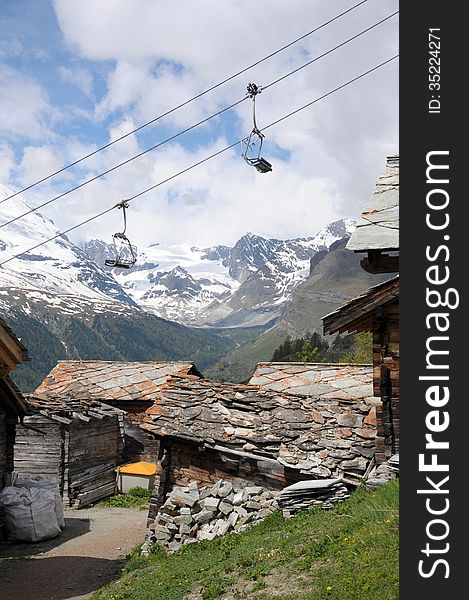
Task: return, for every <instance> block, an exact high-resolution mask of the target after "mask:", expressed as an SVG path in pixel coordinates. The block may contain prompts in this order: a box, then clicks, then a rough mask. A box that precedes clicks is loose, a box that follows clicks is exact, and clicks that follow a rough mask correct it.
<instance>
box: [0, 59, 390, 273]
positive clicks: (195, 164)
mask: <svg viewBox="0 0 469 600" xmlns="http://www.w3.org/2000/svg"><path fill="white" fill-rule="evenodd" d="M398 57H399V54H395V55H394V56H392V57H391V58H388V59H387V60H385V61H383V62H381V63H379V64H378V65H375V66H374V67H372V68H371V69H368V71H364V72H363V73H361V74H360V75H357V76H356V77H354V78H353V79H350V80H349V81H347V82H346V83H343V84H342V85H339V86H338V87H336V88H334V89H333V90H330V91H329V92H327V93H325V94H323V95H322V96H319V97H318V98H316V99H315V100H312V101H311V102H308V103H307V104H305V105H303V106H301V107H299V108H297V109H295V110H294V111H292V112H290V113H288V114H286V115H284V116H283V117H281V118H279V119H277V120H276V121H273V122H272V123H270V124H269V125H267V126H266V127H264V130H265V129H269V128H270V127H273V126H274V125H277V124H278V123H280V122H282V121H284V120H285V119H288V118H289V117H291V116H293V115H295V114H297V113H299V112H300V111H302V110H304V109H306V108H308V107H310V106H312V105H313V104H315V103H316V102H319V101H320V100H323V99H324V98H327V97H328V96H331V95H332V94H334V93H335V92H338V91H339V90H342V89H344V88H345V87H347V86H349V85H351V84H352V83H355V82H356V81H358V80H359V79H362V78H363V77H366V76H367V75H369V74H370V73H373V72H374V71H377V70H378V69H380V68H381V67H384V66H385V65H387V64H389V63H390V62H392V61H393V60H396V58H398ZM241 143H242V140H238V141H237V142H233V143H232V144H230V145H229V146H226V147H225V148H222V149H221V150H218V151H217V152H214V153H213V154H211V155H210V156H206V157H205V158H203V159H202V160H199V161H198V162H196V163H194V164H193V165H191V166H189V167H187V168H186V169H183V170H182V171H179V172H178V173H175V174H174V175H171V176H170V177H167V178H166V179H164V180H163V181H160V182H159V183H157V184H155V185H152V186H151V187H149V188H146V189H145V190H142V191H141V192H139V193H138V194H134V195H133V196H131V197H130V198H126V200H125V201H126V202H128V203H130V202H131V201H132V200H135V199H136V198H138V197H139V196H142V195H143V194H146V193H148V192H150V191H151V190H154V189H155V188H157V187H159V186H161V185H163V184H164V183H167V182H168V181H171V180H172V179H175V178H176V177H179V176H180V175H182V174H184V173H187V172H188V171H190V170H191V169H194V168H195V167H198V166H199V165H201V164H203V163H205V162H207V161H208V160H211V159H212V158H215V157H216V156H219V155H220V154H222V153H224V152H226V151H227V150H230V149H231V148H234V147H235V146H237V145H238V144H241ZM119 204H120V202H119V203H117V204H115V205H113V206H111V207H109V208H107V209H105V210H103V211H101V212H100V213H98V214H96V215H93V216H91V217H89V218H88V219H86V220H85V221H82V222H80V223H78V224H77V225H73V226H72V227H69V228H68V229H66V230H64V231H61V232H59V233H57V234H56V235H54V236H53V237H51V238H48V239H47V240H44V241H42V242H40V243H39V244H36V245H35V246H32V247H31V248H28V249H27V250H24V251H23V252H19V253H18V254H15V255H13V256H11V257H10V258H7V259H6V260H4V261H3V262H1V263H0V267H1V266H3V265H5V264H7V263H9V262H10V261H12V260H14V259H15V258H19V257H21V256H24V255H25V254H28V253H29V252H32V251H33V250H36V249H37V248H40V247H41V246H44V245H45V244H47V243H49V242H52V241H54V240H56V239H57V238H59V237H62V236H64V235H66V234H67V233H70V232H71V231H74V230H75V229H78V228H79V227H82V226H83V225H87V224H88V223H90V222H91V221H94V220H95V219H99V218H100V217H102V216H104V215H105V214H107V213H109V212H111V211H112V210H114V209H115V208H117V207H118V206H119Z"/></svg>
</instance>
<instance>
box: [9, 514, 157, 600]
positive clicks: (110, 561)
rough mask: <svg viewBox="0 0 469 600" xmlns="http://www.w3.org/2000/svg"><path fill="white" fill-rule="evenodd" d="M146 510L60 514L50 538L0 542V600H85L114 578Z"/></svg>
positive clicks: (140, 533) (140, 532)
mask: <svg viewBox="0 0 469 600" xmlns="http://www.w3.org/2000/svg"><path fill="white" fill-rule="evenodd" d="M146 516H147V511H146V510H138V509H129V508H99V507H93V508H89V509H81V510H79V511H77V510H73V511H72V510H68V511H65V523H66V526H65V529H64V531H63V532H62V533H61V535H60V536H59V537H57V538H55V539H53V540H47V541H45V542H37V543H31V544H0V598H2V599H3V598H5V599H6V600H84V599H85V598H89V597H90V596H91V594H92V593H93V592H94V591H96V590H97V589H99V588H100V587H102V586H103V585H105V584H106V583H108V582H109V581H112V580H113V579H117V577H118V576H119V572H120V568H121V566H122V563H123V559H124V557H125V555H126V554H127V553H128V552H129V551H130V550H131V549H132V548H133V547H134V546H136V545H137V544H141V543H143V541H144V537H145V531H146V527H145V526H146Z"/></svg>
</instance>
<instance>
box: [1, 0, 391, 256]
mask: <svg viewBox="0 0 469 600" xmlns="http://www.w3.org/2000/svg"><path fill="white" fill-rule="evenodd" d="M358 2H359V0H344V1H343V0H335V1H334V2H329V1H328V0H290V1H289V2H285V0H269V1H267V2H252V1H251V2H248V1H247V0H223V1H220V0H178V1H176V2H174V1H173V2H166V1H164V0H80V2H73V1H70V0H0V182H1V183H3V184H5V185H7V186H9V187H10V188H11V189H13V190H15V191H16V190H19V189H22V188H24V187H26V186H28V185H30V184H31V183H34V182H35V181H37V180H38V179H41V178H43V177H45V176H47V175H48V174H50V173H52V172H54V171H55V170H57V169H60V168H61V167H63V166H64V165H66V164H69V163H71V162H73V161H75V160H77V159H79V158H81V157H82V156H84V155H86V154H88V153H90V152H92V151H94V150H95V149H97V148H99V147H101V146H103V145H105V144H107V143H108V142H109V141H111V140H113V139H116V138H117V137H119V136H121V135H123V134H125V133H127V132H129V131H132V130H133V129H135V128H136V127H139V126H140V125H142V124H144V123H146V122H148V121H150V120H152V119H154V118H155V117H157V116H159V115H160V114H162V113H164V112H166V111H168V110H170V109H171V108H173V107H175V106H177V105H179V104H181V103H183V102H185V101H186V100H188V99H190V98H192V97H194V96H196V95H198V94H200V93H201V92H203V91H204V90H206V89H208V88H210V87H211V86H214V85H215V84H217V83H219V82H220V81H222V80H224V79H226V78H227V77H230V76H231V75H233V74H235V73H236V72H238V71H240V70H241V69H244V68H245V67H247V66H249V65H251V64H252V63H254V62H256V61H258V60H260V59H262V58H264V57H265V56H267V55H268V54H270V53H272V52H274V51H276V50H277V49H279V48H280V47H282V46H284V45H286V44H288V43H289V42H291V41H292V40H294V39H296V38H298V37H300V36H302V35H304V34H305V33H307V32H308V31H311V30H312V29H314V28H315V27H317V26H318V25H321V23H324V22H325V21H328V20H329V19H331V18H333V17H335V16H336V15H338V14H339V13H341V12H343V11H345V10H346V9H348V8H350V7H352V6H354V5H355V4H357V3H358ZM396 10H398V2H397V1H396V0H368V1H366V2H364V3H363V4H362V5H361V6H359V7H357V8H356V9H354V10H353V11H351V12H350V13H348V14H346V15H344V16H343V17H341V18H339V19H337V20H336V21H334V22H333V23H331V24H330V25H328V26H326V27H324V28H322V29H320V30H319V31H318V32H317V33H315V34H313V35H310V36H308V37H306V38H304V39H303V40H302V41H301V42H300V43H297V44H294V45H292V46H291V47H289V48H288V49H286V50H284V51H283V52H280V53H279V54H276V55H275V56H274V57H272V58H270V59H268V60H266V61H264V62H262V63H261V64H259V65H258V66H257V67H255V68H253V69H251V70H249V71H247V72H246V73H243V74H242V75H240V76H239V77H236V78H233V79H231V80H230V81H229V82H228V83H226V84H224V85H222V86H219V87H217V88H216V89H214V90H213V91H211V92H209V93H207V94H204V95H203V96H202V97H200V98H198V99H197V100H195V101H193V102H190V103H189V104H187V105H186V106H184V107H183V108H181V109H179V110H177V111H174V112H172V113H171V114H170V115H168V116H166V117H165V118H162V119H160V120H158V121H157V122H156V123H154V124H153V125H150V126H148V127H145V128H143V129H142V130H141V131H139V132H138V133H137V134H133V135H130V136H128V137H126V138H125V139H124V140H122V141H120V142H118V143H116V144H114V145H112V146H111V147H109V148H108V149H107V150H105V151H103V152H99V153H98V154H96V155H94V156H92V157H90V158H89V159H87V160H85V161H83V162H80V163H79V164H78V165H76V166H75V167H74V168H72V169H68V170H66V171H65V172H63V173H61V174H60V175H58V176H56V177H54V178H52V179H50V180H48V181H46V182H44V183H42V184H41V185H38V186H35V187H34V188H31V189H30V190H28V191H27V192H25V193H24V197H25V198H26V200H27V201H28V202H29V203H30V204H31V205H32V206H37V205H38V204H41V203H42V202H44V201H47V200H49V199H50V198H53V197H55V196H57V195H59V194H62V193H63V192H65V191H67V190H68V189H70V188H72V187H74V186H76V185H78V184H81V183H83V182H85V181H87V180H88V179H91V178H93V177H95V176H96V175H98V174H100V173H102V172H103V171H106V170H107V169H110V168H112V167H113V166H114V165H116V164H118V163H120V162H123V161H125V160H127V159H128V158H130V157H132V156H134V155H136V154H138V153H139V152H141V151H143V150H145V149H147V148H149V147H151V146H154V145H156V144H158V143H160V142H162V141H164V140H165V139H167V138H168V137H171V136H173V135H175V134H177V133H178V132H180V131H181V130H183V129H185V128H187V127H189V126H191V125H193V124H195V123H196V122H198V121H200V120H203V119H205V118H207V117H209V116H211V115H213V114H214V113H216V112H217V111H219V110H221V109H223V108H225V107H226V106H229V105H231V104H233V103H235V102H237V101H238V100H241V99H242V98H244V97H245V96H246V86H247V84H248V83H250V82H255V83H256V84H258V85H261V86H268V85H269V84H270V83H271V82H274V81H275V80H277V79H278V78H279V77H281V76H283V75H285V74H287V73H290V72H291V71H293V70H294V69H296V68H297V67H299V66H301V65H303V64H304V63H306V62H308V61H310V60H312V59H314V58H315V57H317V56H320V55H321V54H323V53H324V52H326V51H328V50H330V49H332V48H333V47H334V46H336V45H338V44H341V43H342V42H344V41H346V40H347V39H348V38H350V37H352V36H354V35H356V34H358V33H360V32H361V31H362V30H364V29H366V28H368V27H370V26H371V25H373V24H375V23H377V22H378V21H380V20H381V19H384V18H385V17H387V16H388V15H390V14H391V13H393V12H395V11H396ZM397 52H398V17H397V16H395V17H393V18H391V19H389V20H388V21H386V22H384V23H383V24H381V25H379V26H377V27H375V28H374V29H372V30H371V31H369V32H368V33H366V34H364V35H362V36H360V37H358V38H357V39H355V40H353V41H351V42H349V43H347V44H345V45H344V46H343V47H341V48H339V49H338V50H336V51H334V52H331V53H330V54H328V55H327V56H326V57H324V58H321V59H319V60H317V61H316V62H314V63H313V64H311V65H310V66H308V67H306V68H304V69H302V70H300V71H299V72H297V73H295V74H293V75H291V76H289V77H287V78H285V79H283V80H282V81H280V82H278V83H276V84H275V85H272V86H271V87H268V88H267V89H265V90H264V91H263V92H262V93H261V94H260V95H259V96H258V97H257V101H256V115H257V125H258V127H259V128H260V129H261V130H262V129H263V128H264V127H266V126H267V125H269V124H270V123H273V122H274V121H277V120H278V119H280V118H281V117H283V116H284V115H286V114H288V113H290V112H292V111H294V110H295V109H297V108H299V107H301V106H303V105H305V104H307V103H309V102H311V101H313V100H315V99H316V98H318V97H320V96H322V95H323V94H326V93H327V92H329V91H331V90H333V89H334V88H336V87H338V86H340V85H342V84H344V83H346V82H347V81H349V80H350V79H353V78H354V77H356V76H358V75H360V74H361V73H363V72H365V71H367V70H369V69H371V68H372V67H374V66H376V65H378V64H379V63H381V62H383V61H385V60H387V59H388V58H391V57H392V56H394V55H395V54H396V53H397ZM398 68H399V65H398V60H394V61H392V62H391V63H390V64H387V65H385V66H383V67H382V68H380V69H378V70H377V71H375V72H373V73H372V74H370V75H368V76H367V77H364V78H363V79H360V80H358V81H357V82H355V83H353V84H351V85H350V86H348V87H346V88H344V89H342V90H340V91H338V92H336V93H334V94H332V95H330V96H328V97H326V98H324V99H323V100H320V101H319V102H317V103H315V104H313V105H312V106H311V107H309V108H307V109H305V110H302V111H301V112H299V113H298V114H296V115H295V116H292V117H290V118H288V119H285V120H283V121H281V122H280V123H278V124H276V125H274V126H272V127H269V128H268V129H266V130H265V136H266V137H265V141H264V147H263V151H262V154H263V156H264V157H265V158H266V159H267V160H269V162H271V163H272V166H273V170H272V172H270V173H266V174H260V173H258V172H257V171H256V170H255V169H254V168H253V167H250V166H248V165H247V164H246V163H245V162H244V161H243V159H242V158H241V151H242V146H241V144H238V145H237V146H235V147H233V148H232V149H231V150H229V151H227V152H224V153H223V154H221V155H219V156H217V157H216V158H213V159H211V160H209V161H207V162H205V163H204V164H202V165H200V166H198V167H196V168H194V169H192V170H190V171H188V172H186V173H184V174H182V175H180V176H178V177H175V178H174V179H172V180H171V181H170V182H168V183H166V184H163V185H160V186H158V187H156V188H155V189H154V190H153V191H151V192H149V193H147V194H144V195H142V196H140V197H139V198H137V199H135V200H133V201H132V203H131V205H130V208H129V211H128V230H127V232H128V234H129V237H130V238H131V239H132V241H134V242H136V243H137V244H139V245H147V244H151V243H156V242H161V243H181V242H187V243H190V244H196V245H209V244H215V243H225V244H231V243H233V242H235V241H236V239H238V238H239V237H240V236H241V235H243V234H244V233H246V232H247V231H252V232H254V233H257V234H260V235H263V236H267V237H277V238H291V237H300V236H310V235H314V234H315V233H316V232H317V231H319V229H321V227H323V226H324V225H326V224H327V223H329V222H331V221H334V220H337V219H340V218H342V217H357V216H358V214H359V212H360V209H361V207H362V205H363V204H364V202H365V201H366V200H367V199H368V197H369V196H370V195H371V193H372V190H373V187H374V183H375V180H376V178H377V176H378V174H379V173H380V171H381V170H382V169H383V167H384V164H385V160H386V156H387V155H389V154H395V153H398ZM252 127H253V123H252V101H251V100H250V99H247V100H245V101H244V102H241V103H240V104H239V105H238V106H236V107H235V108H234V109H232V110H229V111H227V112H226V113H224V114H223V115H221V116H219V117H216V118H213V119H211V120H210V121H208V122H207V123H205V124H203V125H201V126H199V127H197V128H195V129H193V130H192V131H191V132H190V133H188V134H185V135H181V136H179V137H177V138H176V139H175V140H174V141H173V142H170V143H166V144H164V145H162V146H160V147H159V148H158V149H156V150H155V151H152V152H149V153H147V154H145V155H144V156H142V157H141V158H139V159H137V160H134V161H132V162H130V163H128V164H127V165H125V166H123V167H121V168H119V169H116V170H115V171H113V172H112V173H109V174H108V175H107V176H105V177H103V178H101V179H98V180H96V181H94V182H92V183H90V184H89V185H85V186H83V187H82V188H81V189H80V190H77V191H76V192H73V193H71V194H68V195H67V196H65V197H63V198H62V199H60V200H58V201H56V202H53V203H52V204H50V205H49V206H48V207H47V208H44V209H43V210H42V212H43V213H44V214H45V215H47V216H48V217H50V218H52V219H53V220H54V222H55V223H56V225H57V226H58V227H59V228H60V229H61V230H65V229H68V228H69V227H72V226H74V225H75V224H78V223H79V222H80V221H83V220H85V219H88V218H89V217H91V216H93V215H94V214H96V213H98V212H100V211H102V210H104V209H106V208H107V207H110V206H113V205H114V204H116V203H117V202H119V201H120V200H122V199H124V198H128V197H131V196H133V195H135V194H138V193H139V192H141V191H142V190H144V189H146V188H148V187H151V186H154V185H156V184H158V183H159V182H161V181H163V180H164V179H166V178H168V177H171V176H172V175H175V174H177V173H179V172H180V171H182V170H184V169H186V168H187V167H190V166H191V165H193V164H194V163H196V162H198V161H200V160H202V159H203V158H205V157H206V156H209V155H211V154H213V153H215V152H217V151H218V150H221V149H223V148H225V147H226V146H229V145H230V144H232V143H234V142H237V141H238V140H241V139H242V138H244V137H245V136H247V135H248V134H249V133H250V131H251V129H252ZM9 202H11V203H14V202H15V199H12V200H10V201H9ZM120 219H121V214H120V211H117V210H114V211H112V212H111V213H109V214H107V215H106V216H104V217H102V218H100V219H96V220H95V221H93V222H92V223H90V224H88V225H86V226H84V227H81V228H79V229H77V230H76V231H75V232H74V233H73V234H70V237H71V238H72V239H74V240H75V241H79V240H86V239H90V238H93V237H100V238H102V239H106V240H108V241H109V240H110V236H111V234H112V233H113V232H114V231H117V230H119V229H120V227H121V222H120Z"/></svg>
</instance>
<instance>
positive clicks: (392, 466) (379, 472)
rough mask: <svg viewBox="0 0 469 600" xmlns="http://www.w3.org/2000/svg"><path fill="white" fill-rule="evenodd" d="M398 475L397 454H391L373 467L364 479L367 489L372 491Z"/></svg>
mask: <svg viewBox="0 0 469 600" xmlns="http://www.w3.org/2000/svg"><path fill="white" fill-rule="evenodd" d="M398 477H399V454H393V455H392V456H391V458H390V459H389V460H388V461H387V462H385V463H382V464H380V465H378V466H377V467H375V468H373V469H372V470H371V472H370V474H369V476H368V477H367V479H366V481H365V487H366V489H367V490H370V491H373V490H376V489H378V488H379V487H381V486H382V485H384V484H385V483H387V482H388V481H390V480H391V479H397V478H398Z"/></svg>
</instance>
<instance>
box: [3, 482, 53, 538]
mask: <svg viewBox="0 0 469 600" xmlns="http://www.w3.org/2000/svg"><path fill="white" fill-rule="evenodd" d="M55 504H56V497H55V493H54V492H51V491H49V490H44V489H41V488H35V487H25V488H21V487H15V486H9V487H6V488H4V489H3V490H2V492H1V493H0V507H3V512H4V515H5V525H6V529H7V534H8V539H9V540H10V541H12V542H40V541H42V540H48V539H51V538H54V537H57V536H58V535H59V533H60V526H59V523H58V521H57V516H56V514H55Z"/></svg>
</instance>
